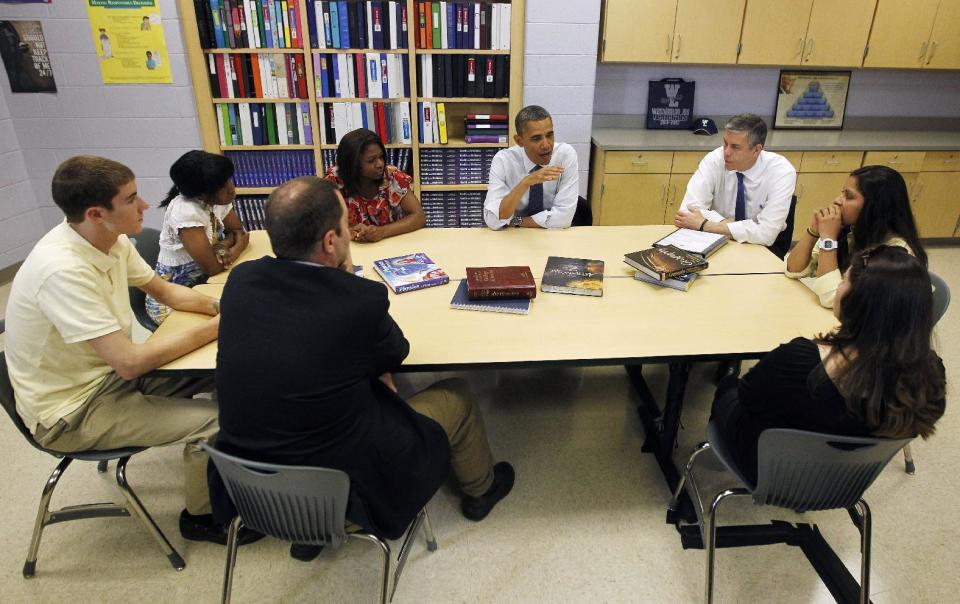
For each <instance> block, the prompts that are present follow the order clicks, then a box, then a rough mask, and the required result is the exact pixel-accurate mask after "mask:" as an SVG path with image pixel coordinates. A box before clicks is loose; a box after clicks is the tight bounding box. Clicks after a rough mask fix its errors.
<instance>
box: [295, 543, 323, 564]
mask: <svg viewBox="0 0 960 604" xmlns="http://www.w3.org/2000/svg"><path fill="white" fill-rule="evenodd" d="M322 551H323V546H322V545H310V544H307V543H291V544H290V557H291V558H293V559H294V560H300V561H302V562H311V561H313V560H315V559H316V558H317V556H319V555H320V552H322Z"/></svg>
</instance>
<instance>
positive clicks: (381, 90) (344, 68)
mask: <svg viewBox="0 0 960 604" xmlns="http://www.w3.org/2000/svg"><path fill="white" fill-rule="evenodd" d="M408 61H409V59H408V58H407V55H399V54H390V53H372V52H371V53H356V54H343V53H337V54H315V55H313V73H314V80H315V84H316V91H317V94H318V95H319V97H320V98H364V99H365V98H371V99H387V98H392V99H396V98H401V97H409V96H410V86H409V80H408V79H407V76H406V74H407V65H408Z"/></svg>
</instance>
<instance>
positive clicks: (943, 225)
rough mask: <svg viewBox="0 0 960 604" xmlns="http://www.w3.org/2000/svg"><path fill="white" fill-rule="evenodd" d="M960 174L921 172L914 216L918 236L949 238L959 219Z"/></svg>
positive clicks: (918, 178)
mask: <svg viewBox="0 0 960 604" xmlns="http://www.w3.org/2000/svg"><path fill="white" fill-rule="evenodd" d="M957 191H960V172H921V173H920V176H919V177H917V184H916V185H915V186H914V192H915V195H916V198H915V200H914V206H913V217H914V218H916V220H917V230H918V231H920V236H921V237H952V236H953V233H954V230H955V229H956V228H957V219H958V218H960V200H958V199H957Z"/></svg>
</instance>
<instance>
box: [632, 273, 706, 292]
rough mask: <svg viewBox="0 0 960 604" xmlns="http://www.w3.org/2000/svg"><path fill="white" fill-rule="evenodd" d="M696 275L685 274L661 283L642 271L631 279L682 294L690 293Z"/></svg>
mask: <svg viewBox="0 0 960 604" xmlns="http://www.w3.org/2000/svg"><path fill="white" fill-rule="evenodd" d="M698 275H699V273H687V274H686V275H679V276H677V277H673V278H672V279H666V280H664V281H661V280H660V279H657V278H656V277H651V276H650V275H648V274H646V273H645V272H643V271H637V272H636V274H634V276H633V278H634V279H636V280H637V281H643V282H644V283H651V284H653V285H657V286H660V287H669V288H671V289H677V290H680V291H682V292H686V291H690V284H691V283H693V281H694V279H696V278H697V276H698Z"/></svg>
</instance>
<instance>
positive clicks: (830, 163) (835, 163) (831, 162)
mask: <svg viewBox="0 0 960 604" xmlns="http://www.w3.org/2000/svg"><path fill="white" fill-rule="evenodd" d="M823 163H825V164H826V165H828V166H839V165H840V160H839V159H828V160H827V161H825V162H823Z"/></svg>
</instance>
